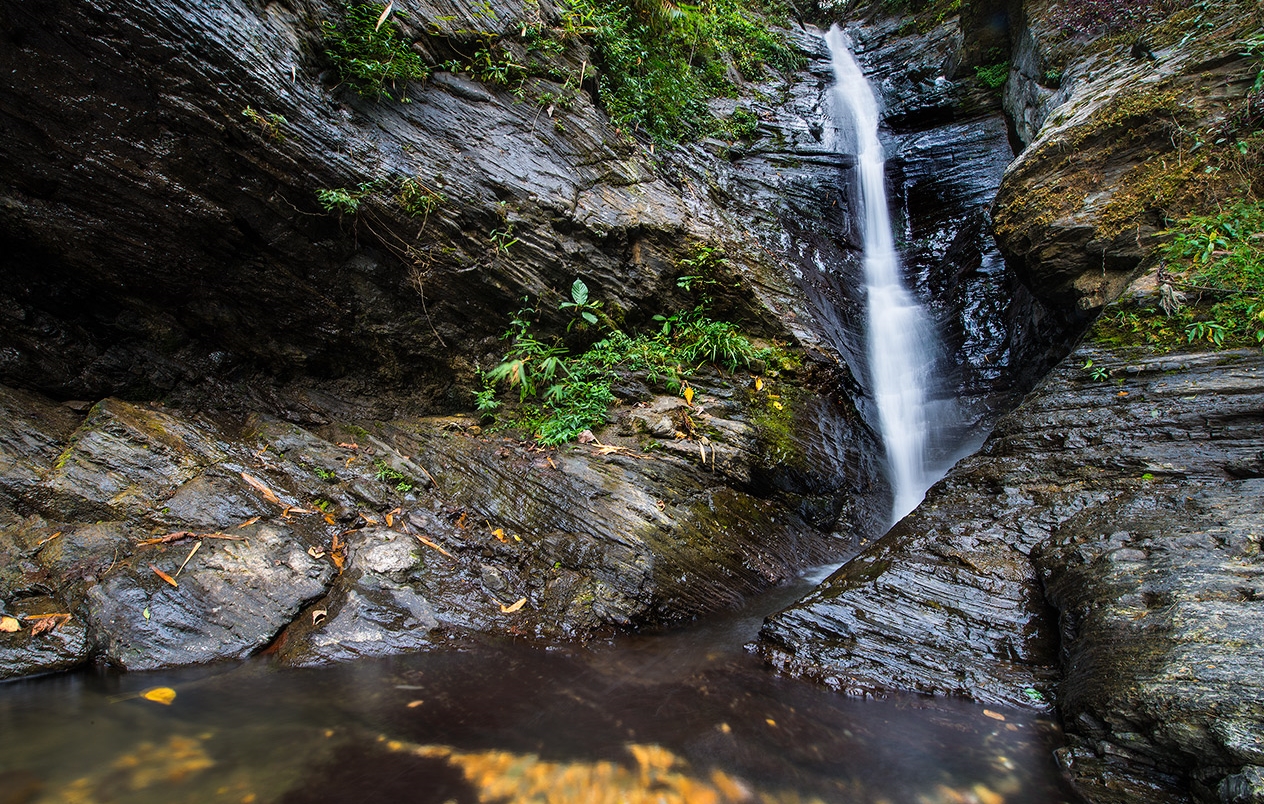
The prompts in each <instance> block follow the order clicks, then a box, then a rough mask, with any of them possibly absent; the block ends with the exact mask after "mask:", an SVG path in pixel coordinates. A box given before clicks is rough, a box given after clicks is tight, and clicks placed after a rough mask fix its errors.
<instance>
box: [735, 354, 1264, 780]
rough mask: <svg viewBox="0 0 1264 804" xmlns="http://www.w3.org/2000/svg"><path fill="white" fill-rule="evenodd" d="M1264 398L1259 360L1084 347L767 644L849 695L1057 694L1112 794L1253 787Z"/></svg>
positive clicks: (1072, 760) (773, 624)
mask: <svg viewBox="0 0 1264 804" xmlns="http://www.w3.org/2000/svg"><path fill="white" fill-rule="evenodd" d="M1085 360H1092V361H1093V365H1094V366H1100V367H1103V368H1104V370H1106V371H1108V372H1110V375H1111V377H1112V378H1115V379H1116V381H1115V382H1103V381H1098V380H1094V379H1093V378H1092V376H1091V375H1090V374H1089V373H1088V372H1086V371H1084V370H1083V369H1081V368H1080V365H1081V364H1082V363H1083V362H1084V361H1085ZM1261 394H1264V358H1261V357H1260V356H1259V355H1258V354H1257V353H1241V352H1238V353H1231V354H1223V355H1219V354H1203V355H1183V356H1170V357H1151V358H1144V359H1138V360H1126V359H1122V358H1121V357H1119V356H1114V355H1111V354H1109V353H1107V352H1104V351H1102V350H1100V349H1098V348H1095V347H1093V346H1087V345H1086V346H1082V347H1081V348H1080V349H1079V350H1077V352H1075V353H1073V355H1072V356H1071V357H1070V358H1068V359H1067V360H1066V361H1064V362H1063V363H1062V364H1061V365H1060V366H1059V367H1058V368H1057V370H1055V371H1054V372H1053V373H1052V374H1051V375H1050V376H1049V377H1048V378H1046V379H1045V380H1044V381H1043V382H1042V383H1041V384H1040V385H1039V386H1038V387H1037V389H1036V390H1035V391H1034V392H1033V393H1032V394H1031V395H1030V396H1029V397H1028V398H1027V399H1026V400H1025V401H1024V403H1023V404H1022V405H1021V406H1019V408H1018V409H1017V410H1015V411H1014V412H1012V413H1010V414H1009V415H1007V416H1006V417H1004V418H1003V419H1002V420H1001V421H1000V422H999V423H998V425H997V427H996V429H995V430H994V431H993V433H992V436H991V437H990V438H989V439H988V441H987V443H986V445H985V446H984V448H983V449H982V450H981V451H980V452H979V453H978V454H976V455H974V456H972V457H970V458H967V459H966V460H964V461H962V462H961V463H960V464H958V466H957V467H955V468H954V469H953V470H952V471H951V472H950V473H949V475H948V476H947V477H946V478H945V479H944V480H943V481H941V482H940V483H939V484H938V485H936V486H935V487H934V488H933V489H932V490H931V492H930V493H929V494H928V496H927V500H926V501H925V502H924V503H923V504H922V506H921V507H919V508H918V509H917V510H916V511H914V512H913V513H912V514H910V515H909V516H908V517H906V518H905V519H904V520H903V521H901V522H900V523H899V524H898V525H897V526H896V527H895V528H894V529H893V530H892V531H891V532H890V533H889V534H888V535H887V536H886V537H885V538H883V539H882V540H881V541H879V542H878V543H877V544H875V545H873V546H872V547H871V548H869V549H868V550H866V551H865V552H863V553H862V554H861V555H860V556H858V557H857V558H855V559H853V560H852V561H851V562H850V563H848V564H847V565H846V566H845V567H843V568H842V569H841V570H839V572H837V573H836V574H835V575H834V576H832V577H831V578H830V579H828V580H827V581H826V582H825V583H824V584H823V585H822V586H821V587H820V588H819V589H818V590H817V591H816V592H814V593H813V594H812V595H811V596H809V597H808V598H806V599H805V600H804V601H802V602H801V603H799V604H797V605H795V606H793V607H791V608H790V609H787V610H786V611H784V612H782V613H780V614H778V615H776V616H774V617H772V618H770V620H769V621H768V622H767V623H766V625H765V627H764V630H763V632H762V634H761V639H760V642H759V650H760V652H761V653H762V654H763V655H764V656H765V657H766V658H768V659H769V661H771V662H772V663H773V664H774V665H776V666H778V667H781V668H783V669H784V670H786V671H788V672H791V673H793V674H796V675H804V676H808V677H813V678H817V679H819V680H822V681H824V682H825V683H828V684H830V685H831V686H834V687H836V688H838V689H840V690H846V691H852V692H861V693H875V694H880V693H881V691H882V690H886V689H906V690H916V691H921V692H925V693H928V694H936V695H961V696H966V697H970V698H973V699H975V700H978V701H981V702H985V703H990V704H1008V705H1011V706H1030V705H1042V704H1041V702H1050V703H1055V702H1056V704H1057V706H1058V708H1059V710H1060V711H1061V713H1062V716H1063V719H1064V723H1065V727H1066V729H1067V731H1068V733H1069V735H1070V737H1071V746H1070V747H1069V748H1067V749H1065V750H1064V751H1063V752H1062V754H1061V758H1062V760H1063V761H1064V763H1065V764H1066V766H1067V768H1068V771H1069V772H1070V773H1071V775H1072V777H1073V778H1074V779H1075V780H1076V781H1077V783H1078V784H1079V785H1080V786H1081V789H1082V790H1083V792H1085V793H1086V795H1088V797H1089V798H1090V799H1091V800H1094V801H1185V800H1188V796H1189V795H1190V794H1191V793H1193V794H1194V795H1196V796H1198V797H1200V798H1210V799H1212V800H1214V799H1215V798H1216V795H1217V794H1216V790H1217V789H1219V786H1220V785H1221V784H1223V785H1225V786H1226V788H1225V789H1229V788H1234V789H1236V787H1235V786H1236V785H1239V784H1245V782H1244V781H1242V780H1243V779H1246V778H1248V777H1250V778H1253V777H1252V774H1257V773H1258V770H1257V769H1256V768H1255V766H1256V765H1258V764H1259V754H1258V750H1259V744H1260V743H1259V741H1260V739H1261V737H1262V735H1261V732H1260V727H1259V724H1260V723H1261V722H1264V721H1261V714H1262V708H1264V687H1262V686H1261V684H1260V682H1259V679H1258V674H1257V673H1256V672H1255V671H1254V669H1252V668H1255V667H1257V666H1258V664H1259V662H1260V661H1261V659H1262V658H1264V655H1261V648H1260V647H1259V646H1260V645H1261V644H1262V643H1261V639H1260V636H1261V635H1260V632H1259V618H1258V616H1257V615H1258V612H1256V607H1257V606H1258V605H1259V603H1258V602H1257V601H1256V591H1255V590H1256V588H1257V587H1258V585H1259V582H1260V580H1259V579H1260V577H1261V575H1260V573H1261V570H1260V558H1259V545H1258V540H1259V536H1258V532H1257V531H1258V530H1259V529H1258V524H1257V522H1258V516H1257V514H1258V503H1259V493H1260V483H1259V480H1258V479H1257V478H1258V477H1259V475H1260V467H1259V461H1260V455H1261V449H1264V442H1262V441H1261V437H1260V433H1261V432H1262V431H1261V429H1260V424H1261V421H1260V419H1261V410H1264V406H1262V405H1261V402H1262V401H1264V400H1262V399H1261ZM1051 607H1052V608H1051ZM1239 777H1241V778H1239ZM1222 800H1226V801H1227V800H1236V799H1232V798H1224V799H1222ZM1243 800H1247V799H1243Z"/></svg>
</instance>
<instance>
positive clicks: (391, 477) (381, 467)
mask: <svg viewBox="0 0 1264 804" xmlns="http://www.w3.org/2000/svg"><path fill="white" fill-rule="evenodd" d="M373 468H374V476H375V477H376V478H377V479H378V480H380V481H382V482H383V483H386V484H388V485H391V486H393V487H394V489H395V490H396V491H398V492H399V493H400V494H403V493H405V492H409V491H412V490H413V485H414V481H413V479H412V478H411V477H409V476H408V475H406V474H404V473H403V472H401V471H399V470H398V469H396V468H395V467H393V466H391V465H390V464H389V463H387V462H386V461H384V460H382V459H381V458H378V459H377V460H376V461H374V463H373Z"/></svg>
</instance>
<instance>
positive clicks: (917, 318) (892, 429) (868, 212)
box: [825, 25, 943, 522]
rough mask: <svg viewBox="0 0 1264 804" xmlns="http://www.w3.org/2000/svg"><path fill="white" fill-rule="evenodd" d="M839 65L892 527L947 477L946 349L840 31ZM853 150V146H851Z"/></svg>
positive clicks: (871, 111) (864, 86)
mask: <svg viewBox="0 0 1264 804" xmlns="http://www.w3.org/2000/svg"><path fill="white" fill-rule="evenodd" d="M825 40H826V42H827V43H828V44H829V49H830V55H831V56H832V58H833V62H834V80H835V83H834V99H835V102H836V103H835V105H836V109H835V112H834V113H835V115H836V116H837V117H836V122H837V125H838V129H839V133H840V134H842V135H843V136H842V137H841V140H842V142H840V143H839V145H838V147H839V148H854V153H855V155H856V173H857V176H858V179H859V193H858V197H859V203H860V207H861V209H860V216H861V220H862V221H863V228H862V235H863V247H864V274H865V286H866V289H865V292H866V297H867V305H866V315H865V324H866V326H865V339H866V349H867V352H868V359H869V374H870V387H871V390H872V393H873V397H874V402H875V404H876V406H877V410H878V424H879V429H880V431H881V435H882V441H883V444H884V446H885V448H886V455H887V467H888V468H887V471H888V475H889V478H888V479H889V480H890V483H891V487H892V493H893V495H894V500H893V501H892V512H891V521H892V522H897V521H899V520H900V519H901V518H902V517H903V516H904V515H905V514H907V513H908V512H909V511H912V510H913V508H915V507H916V506H917V504H918V503H919V502H921V501H922V498H923V497H924V496H925V494H926V489H928V488H930V486H931V484H932V483H934V482H935V481H936V480H938V479H939V478H940V477H941V476H942V475H943V471H942V469H941V468H939V467H934V468H932V466H931V462H930V461H929V459H928V447H929V442H930V427H931V422H930V416H929V414H928V399H927V397H928V390H929V388H928V386H929V383H930V380H931V375H932V373H933V371H934V365H935V360H936V356H937V354H938V348H937V344H936V338H935V333H934V329H933V327H932V326H931V322H930V318H929V316H928V315H927V313H926V311H925V310H924V309H923V308H922V306H921V305H920V304H919V303H918V302H917V299H915V298H914V297H913V295H912V294H911V293H909V291H908V289H907V288H905V286H904V281H903V279H902V277H901V275H900V259H899V256H898V255H897V254H896V251H895V239H894V237H893V235H892V233H891V215H890V212H889V211H888V208H887V197H886V184H885V176H884V163H885V156H884V154H883V150H882V143H881V142H879V140H878V102H877V99H876V98H875V97H874V94H873V90H872V89H871V88H870V86H869V82H868V81H867V80H866V79H865V76H864V73H862V72H861V70H860V66H859V65H858V64H857V63H856V60H855V58H853V57H852V54H851V48H850V42H849V41H848V38H847V35H846V34H845V33H843V32H842V31H841V30H839V28H838V26H837V25H835V26H833V27H832V28H830V30H829V33H827V34H826V35H825ZM849 139H850V140H851V142H850V143H849V142H847V140H849Z"/></svg>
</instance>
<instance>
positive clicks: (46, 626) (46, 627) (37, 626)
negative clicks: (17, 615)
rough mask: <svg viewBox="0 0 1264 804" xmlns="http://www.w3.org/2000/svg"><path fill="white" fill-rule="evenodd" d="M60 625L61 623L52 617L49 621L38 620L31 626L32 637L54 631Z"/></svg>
mask: <svg viewBox="0 0 1264 804" xmlns="http://www.w3.org/2000/svg"><path fill="white" fill-rule="evenodd" d="M58 625H59V621H58V620H54V619H52V618H51V617H50V618H49V619H47V620H36V621H35V623H34V624H33V625H32V626H31V636H39V635H40V634H42V633H44V632H45V631H51V630H53V629H54V628H56V627H57V626H58Z"/></svg>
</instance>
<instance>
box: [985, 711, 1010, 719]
mask: <svg viewBox="0 0 1264 804" xmlns="http://www.w3.org/2000/svg"><path fill="white" fill-rule="evenodd" d="M983 714H984V715H986V716H987V717H990V718H992V719H993V720H1004V719H1005V715H1002V714H1001V713H1000V712H993V711H992V710H991V709H984V710H983Z"/></svg>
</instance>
